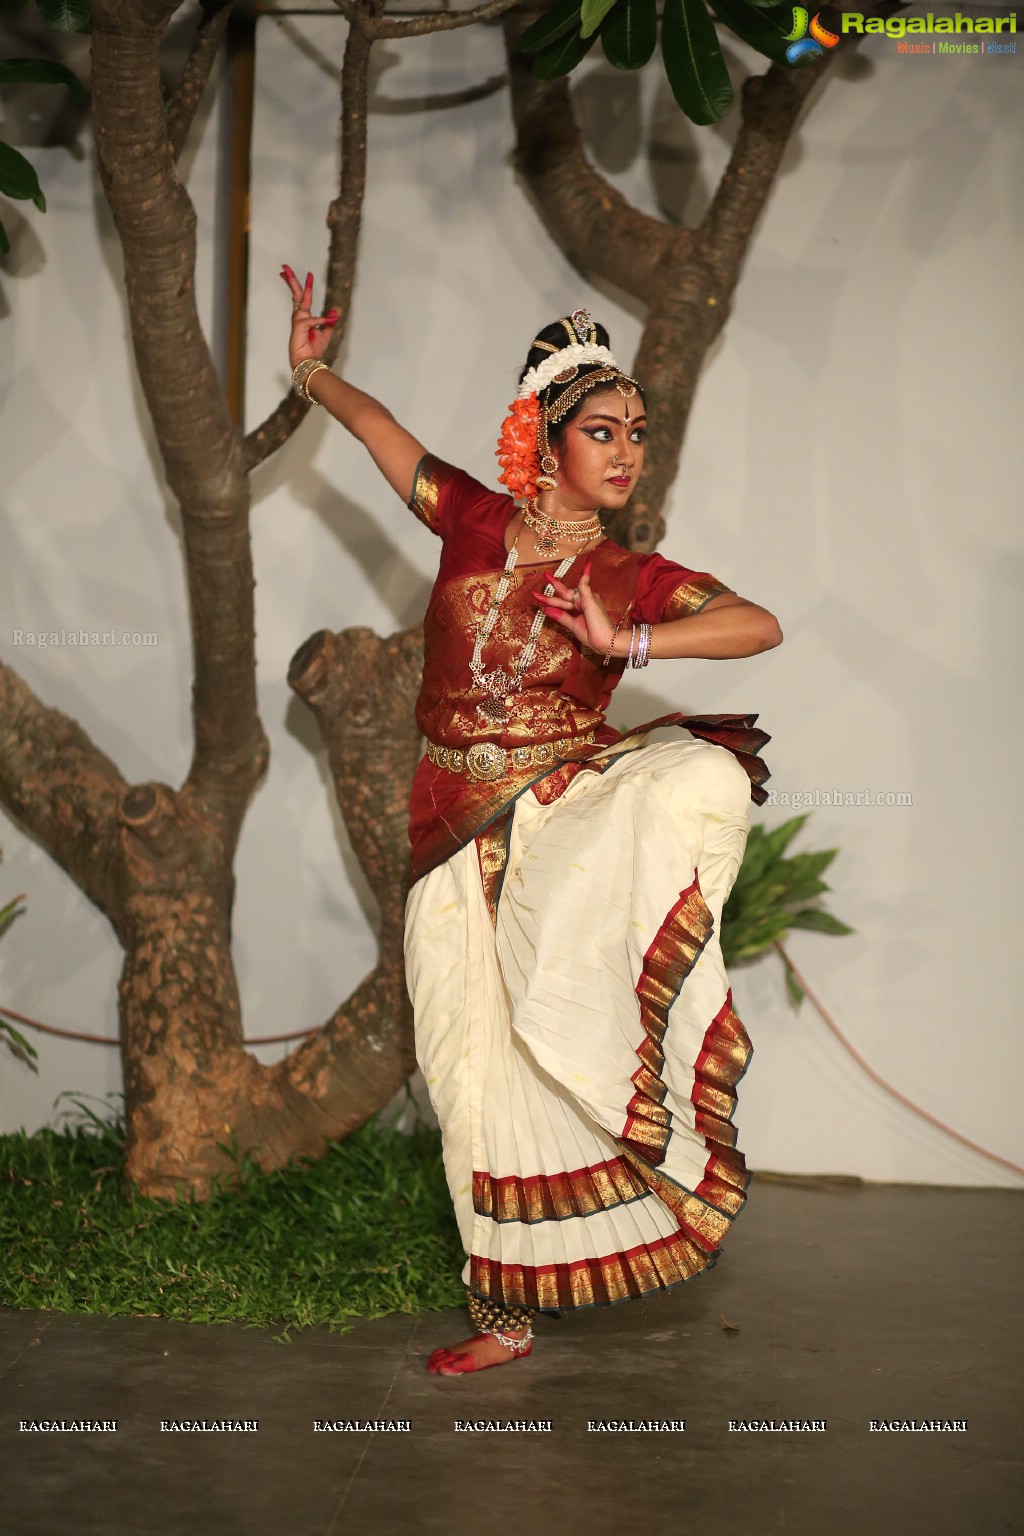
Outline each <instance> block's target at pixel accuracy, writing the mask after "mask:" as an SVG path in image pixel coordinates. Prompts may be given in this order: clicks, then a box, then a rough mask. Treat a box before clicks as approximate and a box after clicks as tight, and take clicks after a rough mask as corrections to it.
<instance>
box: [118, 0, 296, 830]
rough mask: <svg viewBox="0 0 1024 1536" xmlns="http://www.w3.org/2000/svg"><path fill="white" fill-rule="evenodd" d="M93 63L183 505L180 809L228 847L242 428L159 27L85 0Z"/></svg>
mask: <svg viewBox="0 0 1024 1536" xmlns="http://www.w3.org/2000/svg"><path fill="white" fill-rule="evenodd" d="M92 61H93V100H94V109H95V126H96V146H97V156H98V162H99V170H100V176H101V179H102V182H103V187H104V191H105V192H106V196H107V201H108V202H109V204H110V209H111V212H112V214H113V217H114V222H115V224H116V226H117V231H118V235H119V236H120V240H121V246H122V249H123V252H124V273H125V290H126V293H127V298H128V313H129V323H130V327H131V336H132V344H133V348H134V353H135V359H136V363H137V366H138V371H139V378H140V381H141V384H142V389H143V392H144V394H145V397H146V403H147V405H148V407H149V411H150V414H151V417H152V420H153V426H154V430H155V433H156V438H157V443H158V446H159V449H160V453H161V457H162V459H163V462H164V468H165V471H166V474H167V479H168V482H169V483H170V486H171V489H172V490H173V492H174V493H175V495H176V496H177V497H178V500H179V502H180V504H181V509H182V524H183V530H184V537H185V568H186V574H187V579H188V584H189V604H190V619H191V626H192V644H193V656H194V679H195V681H194V684H193V720H194V726H195V748H194V753H193V759H192V765H191V767H190V770H189V776H188V780H187V781H186V788H187V792H188V794H189V795H190V796H191V797H193V799H194V800H195V801H196V802H197V803H196V805H195V806H194V807H193V809H195V810H201V811H202V812H203V813H205V814H206V815H208V816H210V817H213V818H215V819H217V820H218V821H219V822H220V823H221V832H222V837H223V845H224V848H225V850H226V851H227V853H228V856H229V857H230V853H231V851H232V850H233V846H234V840H235V836H236V834H237V829H238V827H239V826H240V824H241V817H242V813H243V811H244V808H245V805H246V804H247V802H248V799H249V797H250V795H251V793H252V789H253V787H254V785H255V783H256V782H257V781H258V779H259V777H260V775H261V773H262V771H263V768H264V766H265V764H266V759H267V754H268V743H267V739H266V735H265V733H264V731H263V728H262V725H261V724H260V720H259V715H258V713H257V707H256V661H255V633H254V629H255V626H254V618H253V587H254V580H253V571H252V550H251V548H250V541H249V525H248V511H249V486H248V481H247V478H246V475H245V470H244V465H243V462H242V452H241V439H240V436H239V434H238V432H237V430H236V428H235V426H234V424H233V422H232V421H231V418H230V415H229V413H228V409H227V404H226V401H225V399H224V392H223V389H222V387H221V384H220V380H219V378H218V376H217V371H216V369H215V367H214V365H213V359H212V357H211V355H210V349H209V346H208V345H207V342H206V338H205V336H204V335H203V332H202V327H201V326H200V323H199V316H198V312H197V309H196V295H195V266H196V213H195V208H194V207H193V204H192V201H191V199H190V197H189V195H188V192H187V190H186V188H185V187H184V186H183V185H182V183H181V182H180V180H179V179H178V175H177V170H176V167H175V164H174V157H173V154H172V151H171V144H170V140H169V138H168V125H167V116H166V112H165V108H164V101H163V93H162V88H161V80H160V33H159V32H158V31H157V30H155V29H153V28H147V27H145V26H143V25H140V22H139V17H138V12H137V10H136V7H135V6H134V4H132V3H131V0H96V5H95V9H94V13H93V35H92Z"/></svg>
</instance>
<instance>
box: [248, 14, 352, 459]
mask: <svg viewBox="0 0 1024 1536" xmlns="http://www.w3.org/2000/svg"><path fill="white" fill-rule="evenodd" d="M372 46H373V44H372V42H371V41H370V40H369V38H368V37H367V36H366V34H365V32H364V31H363V30H362V29H361V28H360V27H358V26H353V27H351V28H350V30H349V34H348V38H347V40H346V43H345V57H344V62H343V64H342V70H341V127H340V136H341V182H340V185H339V189H338V196H337V197H336V198H335V199H334V200H333V202H332V203H331V204H330V206H329V208H328V210H327V227H328V229H330V231H331V240H330V246H329V248H328V255H327V283H326V288H325V295H324V303H323V309H324V310H327V309H330V308H332V307H334V308H336V309H337V310H338V320H337V323H336V324H335V325H334V327H333V328H332V331H331V339H330V341H329V342H328V343H327V349H326V351H325V352H324V362H325V363H327V364H328V366H330V365H331V364H333V362H334V359H335V358H336V357H337V355H338V351H339V349H340V347H341V345H342V343H343V341H344V339H345V331H346V329H347V326H348V317H349V313H350V310H351V307H352V283H353V280H354V278H355V270H356V254H357V251H358V247H359V230H360V226H361V223H362V216H363V198H364V196H365V193H366V131H367V130H366V117H367V103H368V99H369V85H370V50H371V48H372ZM309 409H310V407H309V406H308V405H307V404H306V403H305V401H303V400H300V399H299V398H298V396H297V395H296V394H295V393H294V391H293V390H289V391H288V394H287V395H285V396H284V398H283V399H282V400H281V401H280V403H279V404H278V405H277V406H275V408H274V410H273V411H272V412H271V413H270V415H269V416H268V417H267V418H266V420H265V421H263V422H261V423H260V425H259V426H258V427H256V428H255V429H254V430H253V431H252V432H250V433H248V435H247V436H246V438H245V439H244V445H243V446H244V454H245V467H246V469H247V470H250V469H253V468H255V466H256V465H257V464H262V463H263V460H264V459H266V458H269V456H270V455H271V454H272V453H274V452H276V450H277V449H278V448H280V447H281V445H282V443H285V442H287V440H288V439H289V438H290V437H291V435H292V433H293V432H294V431H295V428H296V427H297V426H298V424H299V422H300V421H302V420H303V419H304V418H305V416H306V413H307V411H308V410H309Z"/></svg>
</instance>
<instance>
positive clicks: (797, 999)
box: [785, 965, 804, 1008]
mask: <svg viewBox="0 0 1024 1536" xmlns="http://www.w3.org/2000/svg"><path fill="white" fill-rule="evenodd" d="M785 972H786V991H787V992H788V993H789V995H790V998H791V999H792V1001H793V1002H794V1003H795V1004H796V1006H797V1007H798V1008H799V1007H800V1004H801V1003H802V1002H803V1000H804V989H803V987H802V986H801V985H800V983H799V982H798V981H797V979H796V977H795V976H794V975H793V971H792V968H791V967H790V966H788V965H787V966H785Z"/></svg>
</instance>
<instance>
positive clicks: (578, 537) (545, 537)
mask: <svg viewBox="0 0 1024 1536" xmlns="http://www.w3.org/2000/svg"><path fill="white" fill-rule="evenodd" d="M523 522H524V523H525V524H526V526H527V528H532V529H533V531H534V533H535V534H536V535H537V540H536V543H537V549H538V551H539V553H540V554H542V555H558V554H561V540H562V539H568V540H569V542H570V543H571V544H589V542H590V540H591V539H596V538H603V537H604V526H603V524H602V522H601V519H600V518H599V517H598V515H597V513H596V512H594V513H592V515H591V516H590V517H582V518H579V517H568V518H558V517H549V516H548V514H547V513H546V512H542V511H541V510H540V508H539V507H538V505H537V498H536V497H534V498H533V499H532V500H531V501H528V502H527V503H526V505H525V507H524V508H523Z"/></svg>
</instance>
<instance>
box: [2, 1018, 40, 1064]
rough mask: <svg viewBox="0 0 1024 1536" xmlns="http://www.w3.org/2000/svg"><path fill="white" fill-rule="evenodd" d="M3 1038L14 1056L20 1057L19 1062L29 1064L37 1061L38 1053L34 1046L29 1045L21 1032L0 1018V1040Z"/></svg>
mask: <svg viewBox="0 0 1024 1536" xmlns="http://www.w3.org/2000/svg"><path fill="white" fill-rule="evenodd" d="M4 1036H6V1037H7V1044H8V1045H9V1046H10V1048H11V1050H12V1051H13V1052H14V1054H15V1056H18V1057H20V1058H21V1060H23V1061H25V1062H26V1063H29V1064H30V1063H31V1062H33V1061H38V1059H39V1052H38V1051H37V1050H36V1048H35V1046H33V1045H29V1043H28V1041H27V1040H26V1039H25V1036H24V1035H23V1034H22V1033H21V1030H20V1029H15V1027H14V1025H13V1024H8V1022H7V1020H6V1019H3V1018H0V1039H2V1038H3V1037H4Z"/></svg>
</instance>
